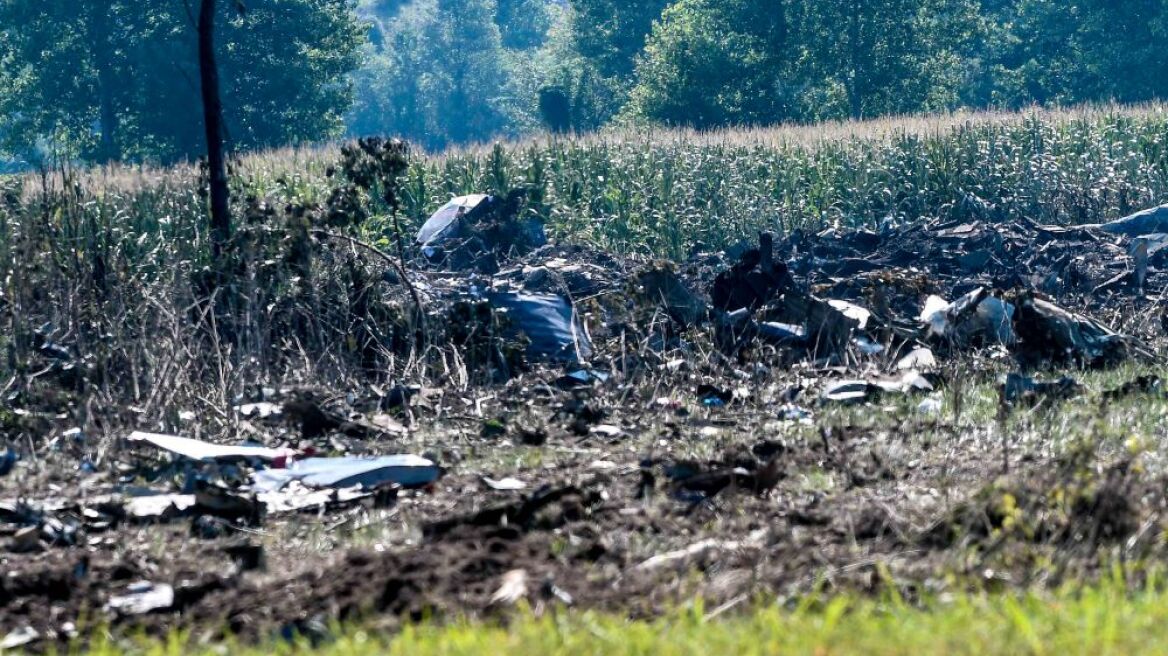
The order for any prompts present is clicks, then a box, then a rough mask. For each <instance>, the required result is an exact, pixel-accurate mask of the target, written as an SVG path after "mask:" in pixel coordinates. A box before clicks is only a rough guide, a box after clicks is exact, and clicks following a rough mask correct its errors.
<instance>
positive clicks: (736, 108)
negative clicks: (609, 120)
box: [629, 0, 789, 128]
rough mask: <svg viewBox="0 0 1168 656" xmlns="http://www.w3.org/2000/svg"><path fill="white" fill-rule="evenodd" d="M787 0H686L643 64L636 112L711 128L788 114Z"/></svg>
mask: <svg viewBox="0 0 1168 656" xmlns="http://www.w3.org/2000/svg"><path fill="white" fill-rule="evenodd" d="M786 8H787V0H775V1H774V2H771V3H765V4H764V3H758V2H753V1H752V0H680V1H679V2H677V3H676V4H674V5H672V6H670V7H669V8H668V9H666V10H665V12H664V14H663V15H662V17H661V20H660V22H658V23H657V24H656V25H655V26H654V28H653V33H652V35H651V36H650V37H649V41H648V43H647V45H646V46H645V50H644V53H643V54H642V56H640V57H639V59H638V63H637V69H636V80H637V85H636V87H635V88H634V89H633V92H632V96H631V102H630V107H629V110H630V113H632V114H635V115H639V116H642V117H645V118H648V119H651V120H654V121H659V122H663V123H667V124H675V125H690V126H693V127H697V128H708V127H712V126H716V125H729V124H754V123H767V122H772V121H776V120H780V119H782V118H786V117H787V109H786V106H787V104H788V100H789V99H788V98H786V97H785V94H786V92H785V90H784V85H783V73H784V71H785V68H786V63H787V62H786V60H787V57H786V55H787V52H786V48H787V47H788V43H787V30H788V24H787V18H786Z"/></svg>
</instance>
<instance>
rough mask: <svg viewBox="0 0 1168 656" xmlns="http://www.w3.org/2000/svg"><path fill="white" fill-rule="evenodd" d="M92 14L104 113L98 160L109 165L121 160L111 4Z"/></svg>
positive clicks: (92, 38)
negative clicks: (110, 13)
mask: <svg viewBox="0 0 1168 656" xmlns="http://www.w3.org/2000/svg"><path fill="white" fill-rule="evenodd" d="M93 12H94V13H93V16H92V20H91V21H90V24H91V25H92V26H93V27H92V32H91V33H90V36H89V40H90V48H91V49H92V50H91V52H92V54H93V62H94V66H95V67H96V68H97V86H98V89H97V92H98V98H99V107H100V112H101V114H100V120H101V150H100V152H99V154H98V158H99V159H100V160H101V161H102V162H107V163H108V162H113V161H117V160H120V159H121V158H122V151H121V148H120V147H119V145H118V114H117V112H116V111H115V110H114V102H113V94H114V88H115V86H116V85H117V82H116V81H115V79H114V75H113V64H112V62H111V61H110V52H111V51H112V50H113V43H112V41H113V39H112V38H111V34H110V24H109V23H110V21H109V4H108V3H98V4H96V6H94V7H93Z"/></svg>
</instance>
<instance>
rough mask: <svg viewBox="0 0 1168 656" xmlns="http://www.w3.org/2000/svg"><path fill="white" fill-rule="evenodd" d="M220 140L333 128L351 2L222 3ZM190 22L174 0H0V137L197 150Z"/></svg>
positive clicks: (24, 143) (27, 148)
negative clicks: (222, 121)
mask: <svg viewBox="0 0 1168 656" xmlns="http://www.w3.org/2000/svg"><path fill="white" fill-rule="evenodd" d="M220 13H221V14H222V16H221V18H220V20H219V21H218V23H219V29H218V34H217V43H218V59H219V66H220V76H221V84H222V86H223V95H224V97H225V98H226V99H227V102H226V106H225V117H224V118H225V121H226V129H227V134H226V135H225V137H226V139H227V141H228V142H229V143H230V144H232V145H233V146H235V147H237V148H261V147H273V146H280V145H286V144H290V143H299V142H308V141H316V140H320V139H323V138H326V137H329V136H333V135H336V134H338V133H339V131H340V129H341V127H342V123H341V118H342V114H343V111H344V109H345V107H346V106H347V105H348V103H349V102H350V98H351V94H350V89H349V85H348V83H347V81H346V79H345V76H346V74H347V73H348V72H349V71H350V70H351V69H353V68H354V67H355V66H356V64H357V58H356V55H357V47H358V42H359V39H360V38H361V30H360V24H359V23H358V22H357V20H356V18H355V16H354V14H353V7H352V3H351V2H350V0H247V2H246V3H239V4H238V5H236V3H229V2H221V3H220ZM195 37H196V35H195V28H194V23H193V19H192V17H191V15H190V14H189V13H188V12H187V8H186V6H185V5H184V3H182V2H174V1H172V0H109V1H108V2H81V3H78V2H74V1H72V0H47V1H46V0H4V1H3V2H0V135H4V136H6V137H7V139H6V142H7V143H6V144H5V145H6V146H7V148H8V150H10V151H14V152H18V153H24V154H27V153H30V152H31V151H34V150H35V149H36V147H37V146H38V144H40V143H47V144H48V145H49V146H51V147H52V148H68V149H69V150H67V151H66V152H65V154H67V155H79V156H82V157H85V158H88V159H94V160H120V159H124V158H132V159H142V158H149V159H155V160H161V161H171V160H176V159H180V158H186V157H191V156H197V155H199V154H201V153H202V152H204V146H203V128H202V113H201V112H202V109H201V105H200V96H199V82H198V80H199V75H198V60H197V52H196V41H195Z"/></svg>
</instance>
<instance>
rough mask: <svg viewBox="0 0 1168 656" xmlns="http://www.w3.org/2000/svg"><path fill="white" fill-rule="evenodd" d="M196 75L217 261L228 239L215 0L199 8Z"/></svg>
mask: <svg viewBox="0 0 1168 656" xmlns="http://www.w3.org/2000/svg"><path fill="white" fill-rule="evenodd" d="M199 77H200V80H201V82H202V87H203V126H204V128H205V129H206V132H207V170H208V176H209V181H210V195H211V250H212V254H213V256H214V258H215V260H216V262H218V260H219V259H220V255H221V254H222V252H223V246H224V245H225V244H226V243H227V240H229V239H230V238H231V213H230V207H229V205H228V191H227V163H226V161H225V159H224V155H223V102H222V100H221V99H220V97H219V69H218V68H217V66H216V63H215V0H202V5H201V7H200V8H199Z"/></svg>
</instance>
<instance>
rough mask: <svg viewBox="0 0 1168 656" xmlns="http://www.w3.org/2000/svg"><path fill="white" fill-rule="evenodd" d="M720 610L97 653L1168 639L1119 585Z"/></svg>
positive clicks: (1053, 647) (1153, 604)
mask: <svg viewBox="0 0 1168 656" xmlns="http://www.w3.org/2000/svg"><path fill="white" fill-rule="evenodd" d="M715 612H716V609H710V608H705V607H704V606H703V605H702V604H701V603H700V602H695V603H693V604H692V605H691V606H690V607H689V608H687V609H684V610H680V611H677V612H674V613H671V614H669V615H667V616H665V617H662V618H660V619H655V620H648V621H645V620H636V621H630V620H627V619H625V618H621V617H618V616H615V615H608V614H603V613H594V612H585V613H575V612H549V613H543V614H541V615H540V616H536V615H535V614H533V613H531V612H526V613H524V614H521V616H520V617H519V618H518V619H516V620H514V621H512V622H510V623H509V624H508V625H506V626H503V625H499V624H494V623H475V622H455V623H452V624H447V625H436V624H424V625H416V626H409V627H406V628H405V629H404V630H402V631H401V632H400V633H397V634H396V635H393V636H389V635H386V634H383V633H381V632H378V631H376V630H372V629H362V628H350V629H346V630H340V631H339V632H338V635H339V637H337V638H336V639H335V640H333V641H330V642H327V643H325V644H323V645H321V646H318V647H317V648H316V649H312V650H309V649H307V648H305V647H299V648H298V647H294V646H292V645H290V644H288V643H273V644H270V645H265V646H263V647H260V648H250V649H247V648H242V647H239V646H230V647H224V646H216V647H209V648H203V649H202V650H201V651H200V650H199V649H196V648H193V647H192V646H191V645H190V644H189V643H187V642H185V640H184V639H183V638H179V637H177V636H175V637H174V638H172V639H171V641H170V642H169V643H168V644H159V643H149V642H146V643H140V644H139V645H137V646H134V647H130V648H126V647H124V646H113V645H104V646H100V647H98V648H97V649H96V650H95V651H94V653H96V654H101V655H109V656H112V655H113V654H122V653H128V652H137V653H144V654H151V655H158V656H162V655H169V654H189V653H206V654H218V653H227V652H230V653H233V654H256V655H259V654H272V653H297V652H302V651H312V653H315V654H321V655H326V656H333V655H335V656H358V655H365V654H392V655H395V656H397V655H401V656H427V655H430V654H433V655H442V656H454V655H458V654H467V655H468V656H469V655H475V656H477V655H480V654H504V653H511V654H543V655H546V656H551V655H564V656H568V655H585V654H628V655H634V654H637V655H640V654H654V655H657V656H675V655H676V656H681V655H684V654H693V655H704V654H815V655H817V656H818V655H827V654H856V653H864V654H922V653H927V654H1060V655H1071V654H1093V655H1094V654H1144V653H1148V654H1151V653H1162V645H1163V644H1164V641H1165V640H1168V593H1165V592H1163V591H1159V590H1156V589H1154V588H1152V589H1147V590H1145V591H1141V592H1136V593H1130V592H1127V591H1126V588H1125V587H1124V586H1123V584H1122V583H1121V582H1118V581H1117V580H1109V581H1107V582H1104V583H1101V584H1099V585H1097V586H1094V587H1090V588H1086V589H1077V590H1064V591H1060V592H1054V593H1049V594H1024V595H1016V594H1005V593H998V594H989V593H975V594H967V595H960V596H952V597H948V598H944V599H935V600H932V601H930V602H927V603H925V604H924V605H923V606H915V605H909V604H908V603H906V602H905V601H904V600H903V599H901V598H900V597H898V596H896V595H894V594H890V595H886V596H884V597H883V598H881V599H871V598H868V599H861V598H854V597H847V596H833V597H830V598H824V599H819V598H815V597H809V598H807V599H806V600H804V601H803V602H802V603H801V604H797V605H796V606H794V607H786V608H784V607H782V606H779V605H775V604H758V605H756V606H755V607H754V609H753V610H747V611H731V612H729V613H725V614H721V615H719V616H717V617H715V618H711V617H710V615H711V614H714V613H715Z"/></svg>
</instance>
